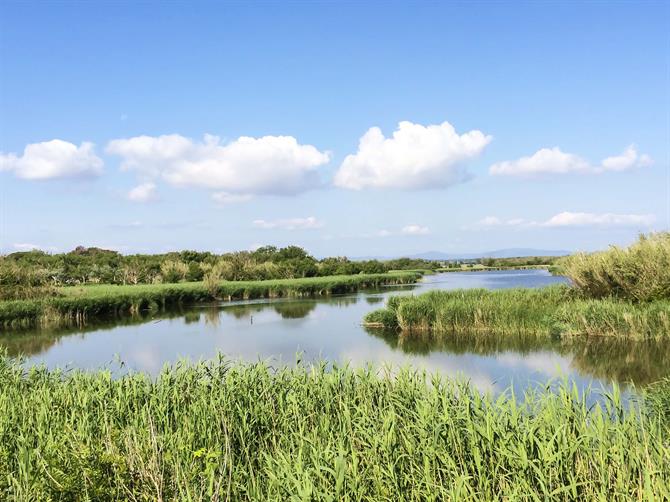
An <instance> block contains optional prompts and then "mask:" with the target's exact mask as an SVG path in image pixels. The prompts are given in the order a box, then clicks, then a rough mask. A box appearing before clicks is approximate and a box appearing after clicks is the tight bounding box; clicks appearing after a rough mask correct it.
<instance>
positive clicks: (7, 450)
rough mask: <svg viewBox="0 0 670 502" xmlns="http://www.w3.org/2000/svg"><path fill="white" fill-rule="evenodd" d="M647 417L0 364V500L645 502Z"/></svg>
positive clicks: (348, 378) (657, 471)
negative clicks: (27, 369)
mask: <svg viewBox="0 0 670 502" xmlns="http://www.w3.org/2000/svg"><path fill="white" fill-rule="evenodd" d="M666 388H667V384H666V385H665V386H663V385H661V386H660V391H659V392H657V394H656V396H658V397H657V398H656V400H655V401H653V407H652V408H651V409H652V410H654V413H651V412H650V413H647V411H646V410H645V409H644V407H642V410H643V411H639V410H636V409H633V408H628V405H624V404H622V403H621V401H620V399H619V397H618V395H617V393H616V391H615V393H614V394H612V395H611V396H610V397H609V398H608V399H603V400H602V401H600V402H601V404H598V405H596V406H593V407H592V406H589V405H587V402H588V399H589V396H588V395H586V396H579V395H578V393H577V392H576V391H575V390H574V389H572V388H568V387H561V388H560V389H559V390H558V391H556V392H555V393H552V392H548V391H547V392H540V393H530V392H529V393H528V394H527V395H526V396H525V399H523V400H521V399H514V398H511V397H510V396H509V395H507V396H505V397H502V398H498V399H493V398H490V397H485V396H482V395H480V394H479V393H478V392H477V391H474V390H473V389H471V388H470V387H468V386H467V385H466V384H464V383H454V382H452V381H445V380H439V379H436V378H431V379H428V378H427V377H426V376H425V375H422V374H419V373H413V372H408V371H407V372H401V373H400V374H398V375H397V376H388V375H386V376H385V375H379V376H378V375H377V374H375V373H374V372H373V371H371V370H359V371H354V370H351V369H334V370H332V371H326V370H325V369H324V368H311V369H304V368H294V369H282V370H277V371H273V370H270V369H269V368H268V367H266V366H265V365H263V364H258V365H249V366H246V365H245V366H229V365H228V364H226V363H225V362H221V361H218V362H214V363H210V364H203V365H199V366H185V367H177V368H173V369H171V370H165V371H164V372H163V373H162V374H161V375H160V377H158V378H157V379H156V380H150V379H149V378H147V377H146V376H143V375H134V376H129V377H123V378H121V379H118V380H113V379H111V378H110V376H109V374H107V373H102V372H99V373H93V374H85V373H80V372H70V373H57V372H48V371H46V370H32V371H30V372H28V373H26V372H24V371H23V370H22V369H21V368H20V367H18V366H17V365H16V363H14V362H11V361H10V360H8V359H6V358H1V359H0V495H1V496H2V497H1V498H4V499H20V500H56V499H57V500H118V499H130V500H224V499H226V500H375V501H376V500H493V499H501V498H502V499H508V500H549V499H551V500H632V499H635V500H654V499H658V500H661V499H664V498H666V499H667V497H670V491H669V489H668V487H669V486H670V446H669V444H668V433H669V431H668V429H667V425H666V422H665V421H664V420H663V419H662V417H661V416H659V415H660V414H663V413H665V410H666V409H667V402H666V401H667V396H668V394H667V390H665V389H666Z"/></svg>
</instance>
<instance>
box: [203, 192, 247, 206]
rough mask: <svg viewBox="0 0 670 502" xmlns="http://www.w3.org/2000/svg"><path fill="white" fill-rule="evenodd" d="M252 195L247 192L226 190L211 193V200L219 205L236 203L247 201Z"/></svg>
mask: <svg viewBox="0 0 670 502" xmlns="http://www.w3.org/2000/svg"><path fill="white" fill-rule="evenodd" d="M251 199H252V196H251V195H248V194H234V193H228V192H215V193H213V194H212V200H213V201H214V202H216V203H217V204H219V205H222V206H225V205H226V204H236V203H238V202H247V201H248V200H251Z"/></svg>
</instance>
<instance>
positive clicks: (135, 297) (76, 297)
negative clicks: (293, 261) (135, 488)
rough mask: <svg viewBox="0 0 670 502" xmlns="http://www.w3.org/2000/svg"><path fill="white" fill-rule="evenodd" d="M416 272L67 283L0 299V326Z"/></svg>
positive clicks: (316, 290) (393, 280)
mask: <svg viewBox="0 0 670 502" xmlns="http://www.w3.org/2000/svg"><path fill="white" fill-rule="evenodd" d="M420 276H421V275H420V274H419V273H417V272H394V273H387V274H357V275H338V276H331V277H310V278H302V279H283V280H282V279H278V280H267V281H220V280H211V281H208V282H186V283H178V284H147V285H135V286H131V285H126V286H116V285H88V286H69V287H64V288H60V289H59V290H58V293H59V294H58V295H57V296H52V297H46V298H42V299H33V300H14V301H4V302H0V327H2V326H4V327H12V326H14V327H17V326H21V325H34V324H49V323H51V324H61V325H62V324H67V323H81V322H83V321H85V320H86V319H89V318H91V317H103V316H117V315H122V314H134V313H137V312H139V311H141V310H146V309H156V310H160V309H164V308H165V307H167V306H170V305H177V304H189V303H195V302H204V301H213V300H235V299H254V298H278V297H291V296H293V297H299V296H315V295H328V294H337V293H347V292H352V291H356V290H358V289H361V288H371V287H377V286H380V285H385V284H408V283H413V282H416V281H417V280H418V279H419V277H420Z"/></svg>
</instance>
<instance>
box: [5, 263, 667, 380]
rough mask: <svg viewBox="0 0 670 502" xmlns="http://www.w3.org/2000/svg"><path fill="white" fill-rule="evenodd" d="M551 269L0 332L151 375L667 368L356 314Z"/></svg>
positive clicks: (601, 375) (537, 278) (569, 374)
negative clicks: (194, 364) (190, 365)
mask: <svg viewBox="0 0 670 502" xmlns="http://www.w3.org/2000/svg"><path fill="white" fill-rule="evenodd" d="M564 281H565V279H563V278H561V277H554V276H551V275H550V274H549V273H548V272H546V271H544V270H519V271H493V272H462V273H461V272H453V273H445V274H437V275H432V276H427V277H425V278H424V280H423V281H422V282H421V283H420V284H418V285H412V286H403V287H389V288H383V289H379V290H374V291H362V292H359V293H357V294H348V295H341V296H331V297H325V298H314V299H276V300H255V301H240V302H224V303H216V304H207V305H197V306H193V307H189V308H186V309H183V310H181V311H171V312H165V313H159V314H149V313H145V314H144V315H143V316H136V317H128V318H123V319H117V320H114V321H107V322H101V323H93V324H90V325H88V326H86V327H84V328H78V329H74V330H73V329H69V330H34V331H29V332H25V331H24V332H17V333H5V334H2V335H0V346H4V347H6V349H7V350H8V352H9V353H10V354H11V355H18V354H24V355H25V356H26V358H27V361H26V362H27V364H40V363H44V364H46V365H47V366H48V367H51V368H54V367H61V368H62V367H76V368H84V369H97V368H101V367H107V368H112V369H113V370H114V371H116V372H125V371H129V370H132V371H144V372H148V373H150V374H156V373H157V372H159V371H160V369H161V368H162V367H163V365H164V364H166V363H173V362H175V361H177V360H179V359H182V358H188V359H190V360H200V359H207V358H211V357H214V356H215V355H216V354H217V353H223V354H225V355H226V356H227V357H229V358H231V359H234V360H242V361H259V360H264V361H268V362H270V364H273V365H282V364H295V362H296V359H297V358H299V359H300V360H301V361H305V362H309V361H314V360H319V359H325V360H328V361H330V362H334V363H338V364H345V363H346V364H350V365H354V366H361V365H365V364H368V363H372V364H375V365H378V366H380V365H384V364H389V365H393V366H394V367H397V366H402V365H410V366H412V367H414V368H420V369H426V370H429V371H431V372H433V371H437V372H440V373H442V374H444V375H448V376H458V377H461V378H466V379H469V380H470V381H471V382H472V383H473V384H475V385H476V386H477V387H478V388H480V389H482V390H492V391H494V392H495V391H499V390H502V389H505V388H508V387H509V386H510V385H513V386H514V387H517V388H519V389H522V388H525V387H527V386H528V384H529V383H530V384H539V385H543V384H544V383H545V382H547V381H549V380H551V379H555V378H558V377H565V378H569V379H571V380H573V381H574V382H575V383H577V385H578V386H579V387H580V388H584V387H586V386H589V385H594V386H595V387H600V386H601V385H604V386H606V385H607V384H608V383H609V382H611V381H612V380H614V381H617V382H620V383H624V384H625V383H627V382H634V383H635V384H638V385H644V384H646V383H649V382H652V381H655V380H658V379H659V378H662V377H664V376H666V375H668V374H669V373H670V364H668V363H670V348H669V347H667V346H668V345H669V344H659V343H656V342H629V341H625V340H611V339H607V338H593V337H592V338H584V339H578V340H573V341H560V340H552V339H542V340H537V339H536V338H534V337H525V338H524V337H514V336H503V337H501V336H487V335H478V336H468V335H467V334H462V335H454V336H453V337H450V338H448V339H446V340H442V341H439V342H436V341H435V340H433V339H432V337H431V336H430V335H422V336H414V337H403V336H399V335H398V334H397V333H395V332H385V331H383V330H374V329H365V328H363V327H362V326H361V320H362V319H363V317H364V316H365V314H366V313H367V312H369V311H371V310H374V309H376V308H379V307H381V306H383V304H384V302H385V300H386V298H387V297H388V296H390V295H394V294H418V293H421V292H424V291H428V290H431V289H458V288H489V289H501V288H510V287H542V286H547V285H551V284H556V283H561V282H564Z"/></svg>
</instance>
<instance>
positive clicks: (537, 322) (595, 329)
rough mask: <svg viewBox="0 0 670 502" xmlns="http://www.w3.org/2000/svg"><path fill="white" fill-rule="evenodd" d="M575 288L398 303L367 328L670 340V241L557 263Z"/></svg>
mask: <svg viewBox="0 0 670 502" xmlns="http://www.w3.org/2000/svg"><path fill="white" fill-rule="evenodd" d="M557 266H559V267H560V268H561V270H562V271H563V273H564V274H566V275H567V276H568V277H569V278H570V280H571V283H572V285H571V286H560V287H551V288H542V289H535V290H533V289H515V290H500V291H488V290H466V291H431V292H429V293H425V294H423V295H420V296H417V297H412V296H404V297H400V296H399V297H392V298H391V299H390V300H389V302H388V305H387V307H386V308H385V309H382V310H378V311H375V312H371V313H370V314H368V315H367V316H366V318H365V324H367V325H368V326H379V327H384V328H399V329H401V330H403V331H426V330H430V331H435V332H439V333H443V334H446V333H454V332H478V333H498V334H500V333H503V334H505V333H520V334H535V335H560V336H573V335H595V336H623V337H628V338H638V339H643V338H667V337H670V234H668V233H660V234H652V235H649V236H641V237H640V239H639V240H638V241H637V242H636V243H635V244H633V245H632V246H630V247H629V248H626V249H619V248H616V247H612V248H611V249H610V250H608V251H605V252H601V253H594V254H590V255H587V254H578V255H574V256H570V257H566V258H562V259H560V260H559V262H558V263H557Z"/></svg>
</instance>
